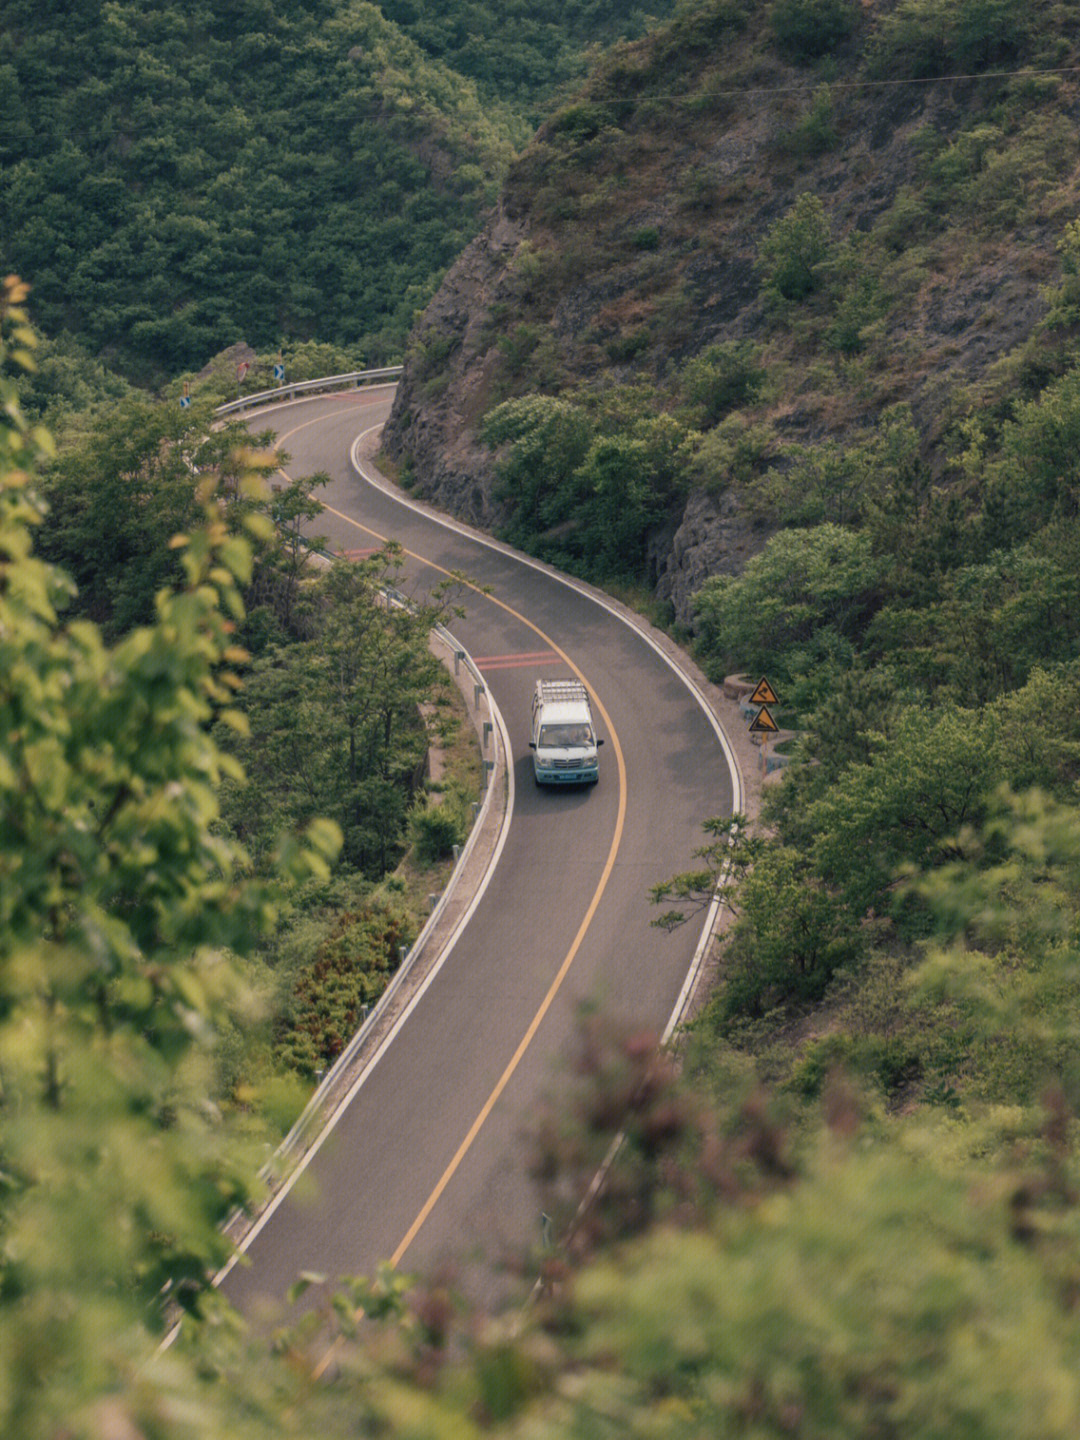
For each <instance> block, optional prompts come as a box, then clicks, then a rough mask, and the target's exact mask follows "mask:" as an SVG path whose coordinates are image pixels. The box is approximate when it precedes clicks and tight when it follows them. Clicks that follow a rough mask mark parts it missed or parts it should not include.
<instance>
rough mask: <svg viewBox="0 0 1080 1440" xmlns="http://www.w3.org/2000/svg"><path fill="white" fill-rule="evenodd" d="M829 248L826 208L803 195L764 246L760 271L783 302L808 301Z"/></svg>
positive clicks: (759, 266) (760, 258)
mask: <svg viewBox="0 0 1080 1440" xmlns="http://www.w3.org/2000/svg"><path fill="white" fill-rule="evenodd" d="M829 248H830V243H829V222H828V219H827V217H826V215H825V206H824V205H823V204H822V203H821V200H820V198H819V197H818V196H817V195H811V194H810V192H809V191H804V192H803V194H801V195H800V196H799V198H798V200H796V202H795V204H794V205H793V206H792V207H791V209H790V210H789V211H788V213H787V214H786V215H785V216H783V218H782V219H780V220H778V221H777V222H776V224H775V225H774V226H773V227H772V229H771V230H770V231H769V233H768V234H767V235H766V236H765V239H764V240H763V241H762V242H761V250H760V253H759V255H758V262H757V264H758V269H759V271H760V272H761V275H762V277H763V278H764V280H765V284H766V286H767V287H768V289H770V290H772V291H774V292H775V293H776V294H777V295H779V296H781V297H782V298H783V299H785V300H796V301H798V300H805V299H806V298H807V296H809V295H812V294H813V292H814V291H815V290H817V289H818V288H819V286H820V283H821V267H822V265H823V263H824V261H825V260H826V259H827V258H828V254H829Z"/></svg>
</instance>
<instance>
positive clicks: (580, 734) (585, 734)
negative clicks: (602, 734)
mask: <svg viewBox="0 0 1080 1440" xmlns="http://www.w3.org/2000/svg"><path fill="white" fill-rule="evenodd" d="M592 743H593V733H592V728H591V726H589V725H580V724H575V725H541V726H540V739H539V740H538V741H537V744H538V745H539V746H540V748H541V749H543V750H559V749H563V750H565V749H567V748H568V747H569V746H571V745H591V744H592Z"/></svg>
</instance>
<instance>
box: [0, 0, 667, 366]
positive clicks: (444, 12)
mask: <svg viewBox="0 0 1080 1440" xmlns="http://www.w3.org/2000/svg"><path fill="white" fill-rule="evenodd" d="M656 8H657V9H658V11H659V13H661V14H662V13H664V12H665V11H666V10H668V9H670V0H662V3H661V4H660V5H659V6H658V7H656ZM386 11H387V13H386V15H384V13H383V11H382V10H380V8H379V7H378V6H376V5H373V4H368V3H364V0H319V3H317V4H298V3H295V0H237V3H234V4H230V5H229V6H227V7H222V6H214V5H209V4H206V3H200V0H196V3H195V4H192V5H187V6H179V5H175V4H153V5H149V4H146V3H143V0H121V3H112V4H108V5H102V4H101V3H99V0H92V3H82V4H79V5H59V4H55V3H46V4H31V3H28V0H11V3H9V4H8V5H6V6H5V9H4V23H3V27H2V28H0V215H2V217H3V218H2V222H0V260H2V263H3V266H4V269H5V273H6V272H7V271H9V270H10V271H15V272H16V273H18V274H20V275H23V276H25V277H27V279H28V280H29V281H30V282H31V283H32V284H33V287H34V307H35V314H36V315H37V317H38V319H39V323H41V324H42V326H43V327H44V329H45V330H46V331H47V332H48V333H49V334H50V335H51V336H53V337H55V338H58V339H59V338H60V337H61V336H64V335H70V336H71V337H72V338H73V339H74V340H76V341H78V342H80V343H81V344H82V345H83V346H84V347H85V349H86V350H88V351H89V352H91V353H92V354H94V355H95V356H97V357H99V358H102V359H104V360H105V361H106V362H107V363H109V364H111V365H112V366H113V367H114V368H117V369H120V370H122V371H124V372H125V373H126V374H127V375H128V377H129V378H131V379H134V380H136V381H138V382H141V383H159V382H160V381H162V380H163V379H166V378H168V377H170V376H175V375H177V374H179V373H181V372H183V371H184V370H193V369H198V368H199V367H200V366H202V365H203V364H205V362H206V361H207V360H208V359H209V358H210V357H211V355H213V354H214V353H215V352H216V351H219V350H221V349H223V348H224V347H226V346H228V345H232V344H233V343H235V342H237V341H240V340H244V341H247V342H248V343H249V344H252V345H255V346H257V347H259V348H262V349H273V348H276V347H277V346H278V345H280V344H282V343H283V342H293V343H296V342H305V341H308V340H311V339H317V340H320V341H323V342H330V343H333V344H336V345H338V346H345V347H352V349H353V350H354V351H355V352H356V354H357V357H358V358H361V357H362V358H364V359H366V360H368V361H369V362H372V363H380V362H383V361H386V360H388V359H397V358H398V357H399V356H400V354H401V352H402V349H403V347H404V343H405V338H406V336H407V334H408V331H409V327H410V326H411V324H412V320H413V317H414V315H415V313H416V312H417V310H418V309H419V308H420V307H421V306H422V305H424V304H425V303H426V302H427V300H428V299H429V298H430V297H431V294H432V292H433V290H434V288H435V285H436V284H437V282H438V280H439V278H440V277H441V276H442V274H443V273H444V272H445V270H446V267H447V266H448V265H449V263H450V262H451V260H453V259H454V258H455V257H456V256H457V255H458V254H459V253H460V251H461V249H462V248H463V246H464V245H465V244H466V242H467V241H468V240H469V239H470V238H471V237H472V235H473V234H474V233H475V231H476V228H477V224H478V221H479V216H480V213H481V211H482V209H483V208H484V207H485V206H486V205H488V204H489V203H490V202H491V199H492V197H493V195H494V193H495V188H496V184H497V181H498V180H499V179H500V178H501V176H502V174H503V173H504V171H505V168H506V164H507V161H508V160H509V158H510V156H511V155H512V153H513V152H514V150H515V148H517V147H519V146H520V145H522V144H523V143H524V142H525V141H526V140H527V139H528V136H529V135H530V134H531V132H532V130H533V128H534V125H535V120H534V118H533V117H534V115H535V112H536V111H537V110H538V109H542V108H544V107H545V105H549V104H550V96H551V93H552V91H553V90H554V89H555V88H556V87H557V86H558V85H559V84H560V83H562V82H563V81H564V80H565V78H566V77H567V76H568V75H571V74H577V73H579V72H580V69H581V66H582V63H583V60H582V57H583V52H584V50H585V47H586V46H587V45H588V44H589V43H590V42H592V41H595V40H598V39H601V38H610V37H611V36H613V35H618V34H624V33H632V32H634V31H640V29H641V27H642V25H643V23H644V22H643V20H642V17H641V14H640V13H639V12H638V10H637V9H636V8H631V9H630V10H629V11H627V10H626V8H625V7H623V6H611V5H600V6H599V7H598V6H596V5H591V4H576V5H572V6H570V7H568V13H567V14H566V16H565V17H561V16H560V13H559V7H549V8H548V11H547V13H545V14H544V15H543V16H534V17H533V18H532V19H531V20H530V21H529V22H528V23H525V22H524V20H523V19H522V18H521V17H519V23H517V24H516V26H515V29H516V38H515V40H514V42H513V44H508V43H507V41H506V32H505V16H503V14H502V13H501V8H500V7H498V6H494V5H492V4H490V3H481V0H474V3H472V4H470V5H468V6H462V7H458V9H457V10H456V11H454V10H453V9H450V10H448V9H447V8H446V7H443V6H439V5H436V4H432V3H430V0H412V3H410V4H408V5H401V4H399V5H394V6H389V7H386ZM395 19H400V20H401V22H402V24H401V27H399V26H398V25H396V24H395V23H393V21H394V20H395ZM410 31H411V32H414V33H415V35H416V39H415V40H414V39H413V38H411V36H410V33H409V32H410ZM459 62H461V63H465V64H467V66H468V67H469V74H470V75H472V74H474V73H475V75H476V77H477V79H476V80H475V81H474V80H473V79H471V78H467V77H466V76H465V75H463V74H462V73H459V71H457V70H455V69H454V68H453V67H454V66H455V65H456V64H457V63H459ZM526 74H527V75H528V76H529V84H528V85H527V86H524V85H523V79H522V77H523V75H526ZM478 84H482V100H481V98H480V92H479V91H478Z"/></svg>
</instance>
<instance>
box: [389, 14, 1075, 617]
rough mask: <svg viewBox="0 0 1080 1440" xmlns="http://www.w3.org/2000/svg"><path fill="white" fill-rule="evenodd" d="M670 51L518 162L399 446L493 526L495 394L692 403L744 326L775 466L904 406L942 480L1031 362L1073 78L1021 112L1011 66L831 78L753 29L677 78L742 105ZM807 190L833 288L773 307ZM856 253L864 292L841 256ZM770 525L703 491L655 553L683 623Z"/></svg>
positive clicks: (469, 265)
mask: <svg viewBox="0 0 1080 1440" xmlns="http://www.w3.org/2000/svg"><path fill="white" fill-rule="evenodd" d="M853 53H854V52H853ZM656 68H657V61H656V46H655V44H654V45H653V46H652V47H651V48H650V45H649V44H644V45H641V46H637V47H623V48H622V49H621V50H620V51H619V52H618V54H617V56H616V57H615V58H614V59H611V60H609V61H608V62H607V63H606V65H602V66H601V67H600V70H599V71H598V73H597V75H596V76H595V77H594V79H593V82H592V84H591V86H590V88H589V90H588V91H587V92H586V94H585V96H584V97H583V98H582V101H581V103H580V104H579V105H578V106H577V107H574V108H572V109H571V110H570V111H567V112H564V114H563V116H561V117H556V119H555V120H553V121H552V122H550V123H549V124H548V125H547V126H546V127H545V128H544V129H542V130H541V132H540V133H539V134H538V136H537V138H536V140H535V142H534V144H533V146H532V147H531V148H530V150H529V151H528V152H527V153H526V154H525V155H524V156H523V157H522V158H521V160H520V161H519V162H518V164H517V165H516V167H515V169H514V170H513V172H512V173H511V175H510V177H509V180H508V182H507V185H506V188H505V191H504V193H503V195H502V197H501V199H500V202H499V205H498V207H497V209H496V210H495V211H494V212H493V214H492V215H491V216H490V218H489V220H488V222H487V224H486V226H485V228H484V229H483V231H482V233H481V234H480V235H479V236H478V238H477V239H476V240H475V241H474V242H473V243H472V244H471V245H470V246H469V247H468V249H467V250H466V251H465V252H464V253H463V254H462V256H461V257H460V259H459V260H458V261H457V263H456V264H455V265H454V266H453V268H452V269H451V271H450V273H449V274H448V276H447V277H446V280H445V282H444V284H443V286H442V288H441V289H440V291H439V292H438V294H437V295H436V296H435V298H434V300H433V301H432V303H431V304H430V306H429V307H428V309H427V311H426V312H425V314H424V316H423V317H422V319H421V321H420V323H419V325H418V327H417V329H416V331H415V333H414V338H413V343H412V347H411V351H410V354H409V357H408V360H407V364H406V369H405V374H404V377H403V380H402V383H401V385H400V387H399V390H398V395H397V399H396V402H395V406H394V410H393V414H392V416H391V418H390V421H389V423H388V425H387V427H386V431H385V436H384V446H385V449H386V451H387V452H388V453H389V454H390V455H391V456H392V457H393V458H394V459H395V460H397V461H399V462H401V463H402V464H405V465H407V467H408V469H409V471H410V473H411V479H412V483H414V484H415V486H416V488H417V491H418V492H419V493H421V494H423V495H424V496H425V497H427V498H430V499H432V500H433V501H434V502H435V503H437V504H439V505H441V506H443V507H445V508H446V509H448V510H450V511H452V512H453V513H455V514H457V515H459V516H461V517H463V518H465V519H467V520H469V521H470V522H472V523H474V524H477V525H479V526H482V527H486V528H494V529H497V528H498V526H499V523H500V518H501V516H500V508H499V504H498V501H497V499H496V494H495V488H496V486H495V482H496V472H495V460H494V457H493V456H492V454H491V453H490V452H489V451H488V450H487V449H486V448H485V447H484V446H483V445H482V444H481V443H480V441H479V440H478V436H477V427H478V424H479V422H480V420H481V418H482V417H483V415H484V414H485V413H486V412H487V411H488V410H490V409H491V408H492V406H493V405H494V404H496V403H498V402H499V401H500V400H502V399H505V398H508V397H509V396H512V395H518V394H525V393H529V392H531V391H538V392H542V393H548V394H553V393H571V392H573V393H576V394H578V395H581V394H583V393H586V392H589V391H593V392H596V393H600V392H602V391H604V390H605V389H606V388H610V387H611V386H613V385H616V384H619V383H627V382H631V381H635V380H638V381H641V380H644V381H647V382H648V383H649V384H650V385H651V386H653V387H654V393H655V396H656V402H655V403H656V405H657V407H658V408H670V409H672V410H673V411H678V407H679V406H680V404H681V403H683V402H684V400H685V396H683V395H681V394H680V390H679V383H678V378H677V377H678V375H679V373H680V372H681V370H682V368H683V367H685V366H686V364H687V362H688V361H689V360H690V359H692V357H694V356H695V355H700V354H701V353H702V352H704V351H706V350H707V349H708V347H710V346H713V345H715V344H716V343H717V342H722V341H727V340H736V339H742V340H750V341H752V342H754V343H755V344H756V345H757V346H758V347H760V348H759V353H760V354H761V356H762V357H763V360H764V363H765V364H766V367H767V370H768V374H769V377H770V383H767V385H766V387H765V392H764V394H763V395H762V396H761V397H760V398H759V400H758V401H757V403H756V405H755V407H753V408H752V410H751V411H750V412H749V413H748V422H753V423H754V424H756V425H759V426H761V427H764V428H765V430H766V431H767V432H768V435H769V437H770V444H771V446H772V450H771V453H772V454H773V455H774V456H777V457H778V460H777V463H780V464H783V463H784V461H783V453H784V450H785V447H789V446H790V445H792V444H794V443H797V444H800V445H814V444H817V443H820V442H821V441H822V440H824V439H826V438H829V437H831V438H832V439H834V440H838V441H840V442H841V443H844V442H845V441H846V440H848V439H851V438H852V437H855V436H858V435H860V434H863V435H865V434H866V432H867V430H868V428H869V427H873V426H874V425H875V423H876V421H877V418H878V417H879V416H880V414H881V413H882V412H883V411H884V410H885V409H887V408H888V407H889V406H894V405H896V404H897V403H898V402H905V403H907V404H909V405H910V406H911V410H912V414H913V415H914V417H915V420H916V423H917V425H918V428H919V431H920V435H921V437H922V443H923V449H924V455H925V457H926V459H927V460H928V461H929V463H930V464H931V468H932V469H936V471H937V472H938V473H940V471H941V463H942V453H943V452H942V449H941V441H942V436H943V435H944V434H945V432H946V430H947V428H948V426H949V424H950V423H951V422H952V420H953V419H955V416H956V415H957V413H959V412H960V411H962V410H964V409H965V408H968V409H970V407H971V406H973V405H974V406H975V407H976V408H977V407H978V406H979V405H980V404H983V405H986V404H990V405H992V404H993V403H995V402H996V400H997V398H998V397H999V394H1000V386H1001V384H1002V377H1003V375H1005V374H1006V372H1008V377H1011V380H1015V374H1016V371H1017V367H1022V365H1023V364H1024V363H1028V362H1029V361H1030V356H1028V358H1027V361H1025V360H1024V359H1023V352H1024V347H1025V345H1027V344H1028V342H1029V341H1030V337H1031V336H1032V333H1033V329H1034V327H1035V325H1036V323H1037V321H1038V319H1039V317H1040V316H1041V315H1042V314H1043V312H1044V310H1045V304H1044V301H1043V300H1042V298H1041V295H1040V290H1041V287H1043V286H1044V285H1045V284H1046V283H1047V282H1048V281H1051V280H1052V279H1053V278H1054V277H1055V276H1056V275H1057V273H1058V266H1057V260H1056V256H1055V243H1056V239H1057V236H1058V235H1059V234H1060V228H1061V225H1062V224H1063V223H1064V221H1065V219H1066V218H1069V217H1070V216H1071V214H1072V213H1075V212H1074V211H1072V210H1070V208H1069V206H1070V205H1072V204H1073V203H1074V202H1073V197H1072V196H1071V190H1070V185H1069V182H1068V178H1067V177H1068V174H1069V173H1071V167H1072V166H1073V165H1074V163H1075V158H1076V142H1075V135H1074V134H1073V133H1071V132H1075V129H1076V126H1075V117H1076V113H1077V102H1076V97H1075V95H1074V94H1073V93H1072V92H1071V91H1070V92H1068V93H1066V92H1065V91H1060V93H1058V92H1055V93H1054V94H1053V95H1050V94H1049V93H1046V94H1043V95H1042V97H1041V99H1040V100H1039V102H1038V104H1037V105H1036V106H1035V107H1034V110H1029V112H1028V113H1026V114H1025V113H1024V111H1023V108H1022V107H1021V106H1018V105H1017V104H1016V103H1015V92H1014V91H1013V90H1011V89H1010V87H1009V86H1007V85H1004V84H1002V83H1001V82H994V81H990V80H975V81H972V80H965V81H957V82H951V81H938V82H936V83H934V84H929V85H928V84H918V85H915V84H912V85H909V86H896V87H890V86H880V85H877V86H875V85H867V86H865V87H864V88H862V89H858V88H851V89H847V88H845V89H843V90H841V89H839V88H838V89H836V90H834V91H828V90H827V89H826V90H822V89H821V88H820V87H819V88H817V89H816V90H815V89H814V88H813V86H812V85H810V84H808V83H807V76H806V75H805V73H803V72H800V71H797V70H793V69H792V68H791V67H789V66H786V65H783V64H780V63H779V62H778V61H776V60H775V58H769V57H763V56H762V53H761V49H760V45H759V44H758V43H757V41H756V40H755V39H754V37H752V36H747V35H745V34H742V33H740V34H736V35H733V36H732V37H730V44H729V45H728V46H727V47H726V48H725V47H721V46H717V47H716V49H715V50H709V51H708V52H707V53H706V54H705V55H702V54H692V55H689V56H688V57H686V63H685V66H684V67H683V68H682V70H681V71H680V70H679V67H678V66H675V67H673V66H672V64H671V61H670V56H667V57H666V60H665V65H664V69H663V73H664V75H667V76H668V79H667V80H664V81H663V84H664V85H668V84H671V83H672V82H671V80H670V74H671V73H675V74H679V77H680V79H679V84H680V87H681V90H682V93H683V94H684V95H685V94H691V95H692V94H695V93H697V94H698V95H699V96H701V95H704V96H708V95H710V94H712V93H714V92H716V91H717V90H719V89H721V88H723V89H724V91H725V93H724V95H723V96H722V97H721V98H716V99H714V100H711V101H709V100H707V99H700V101H699V103H698V104H697V106H696V107H695V106H693V105H690V106H684V107H682V108H680V107H677V106H672V105H665V104H663V103H661V102H660V101H659V100H653V99H650V97H649V93H648V92H649V85H650V84H653V85H660V83H661V82H660V79H659V78H658V76H657V75H656V74H655V73H654V72H655V71H656ZM642 77H646V78H645V79H643V78H642ZM725 77H726V78H725ZM736 79H737V81H738V88H739V91H740V93H739V94H735V95H729V94H727V93H726V91H727V89H728V88H730V89H732V90H734V89H735V83H734V82H735V80H736ZM695 87H696V88H695ZM612 96H614V97H615V98H611V97H612ZM1010 107H1011V108H1010ZM1010 116H1011V117H1012V118H1011V119H1010V118H1009V117H1010ZM1018 137H1020V138H1025V145H1024V147H1021V148H1022V150H1023V153H1025V154H1026V155H1027V157H1028V159H1027V161H1022V160H1021V159H1020V158H1019V157H1020V154H1021V150H1020V149H1018V148H1017V143H1018ZM1055 151H1057V152H1058V153H1056V154H1055ZM1025 167H1026V173H1025ZM1032 167H1034V168H1033V169H1032ZM804 192H810V193H811V194H812V195H814V196H816V197H819V198H820V201H821V203H822V208H823V214H824V216H825V219H826V222H827V227H828V232H829V243H830V245H831V247H832V248H831V250H830V255H829V257H827V258H826V260H825V262H824V264H823V272H822V273H823V279H822V282H821V289H820V290H819V292H818V293H817V294H816V295H815V296H814V297H812V298H811V300H810V301H809V302H808V303H806V304H793V303H787V304H780V305H777V303H776V299H777V297H776V295H775V293H772V294H770V293H768V292H767V291H766V289H765V279H766V276H765V273H764V271H763V270H762V268H761V266H760V263H759V262H760V259H761V256H762V247H763V242H765V240H766V237H768V236H769V235H770V234H773V233H775V228H776V226H777V222H778V221H780V220H781V219H782V217H784V216H787V215H790V214H791V211H792V207H793V206H794V205H795V202H796V200H797V198H798V197H799V196H800V195H801V194H803V193H804ZM856 264H858V265H865V266H866V270H865V278H864V279H860V280H859V281H858V283H856V279H855V277H854V276H848V275H845V273H844V266H845V265H848V266H854V265H856ZM830 265H831V266H832V270H831V271H830V269H829V267H830ZM845 325H846V326H847V330H845V329H844V328H843V327H844V326H845ZM1010 356H1012V360H1010V361H1007V362H1006V360H1005V357H1010ZM1010 366H1011V367H1012V368H1011V369H1010ZM673 377H675V378H674V379H673ZM773 381H775V382H776V383H771V382H773ZM768 533H769V529H768V525H767V523H766V524H764V525H763V524H762V523H761V520H760V517H759V519H758V522H757V523H755V522H754V521H752V520H751V519H750V518H749V516H748V514H747V513H746V510H745V506H744V504H743V495H742V492H741V491H740V487H739V485H738V484H735V483H732V484H731V485H730V486H728V487H727V488H722V489H721V490H720V491H719V492H717V490H716V487H713V489H712V491H711V492H710V493H706V490H705V489H702V488H696V489H695V488H691V491H690V494H689V496H688V497H687V498H686V499H685V502H683V503H682V505H681V509H680V510H679V511H678V512H677V513H673V514H671V515H670V516H669V517H668V520H667V522H666V523H664V524H662V525H658V526H657V528H656V532H655V534H654V536H653V538H652V541H651V544H650V551H651V566H650V569H651V573H652V576H653V577H654V580H655V583H656V588H657V591H658V593H659V594H660V595H661V596H662V597H664V598H667V599H670V601H671V602H672V603H673V605H674V608H675V611H676V614H677V616H678V617H679V618H680V619H681V620H683V621H684V622H685V621H687V620H688V619H689V618H690V615H691V597H692V596H693V593H694V591H695V590H696V589H697V588H698V586H699V585H700V584H701V582H702V580H704V579H705V578H706V577H707V576H709V575H711V574H715V573H718V572H728V573H737V572H738V571H739V570H741V568H742V567H743V565H744V564H745V563H746V561H747V559H748V558H749V557H750V556H751V555H752V554H754V553H755V552H756V550H758V549H759V548H760V547H761V545H762V544H763V543H764V541H765V539H766V537H767V535H768Z"/></svg>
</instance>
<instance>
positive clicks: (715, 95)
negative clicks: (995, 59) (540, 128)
mask: <svg viewBox="0 0 1080 1440" xmlns="http://www.w3.org/2000/svg"><path fill="white" fill-rule="evenodd" d="M1055 75H1080V65H1059V66H1055V67H1054V68H1052V69H1048V70H976V71H972V72H971V73H970V74H955V75H924V76H919V77H908V78H902V79H897V80H821V79H816V80H803V81H800V82H799V83H798V84H794V85H748V86H744V87H743V88H741V89H731V90H702V91H699V92H698V93H697V94H696V95H661V94H654V93H648V94H642V95H626V96H604V97H601V96H590V97H589V99H590V100H591V101H592V102H593V103H595V104H598V105H625V104H626V103H627V102H628V101H633V100H640V101H646V100H663V101H664V102H665V103H679V102H681V103H683V104H700V103H701V101H702V100H727V99H731V98H733V97H735V96H738V95H794V94H799V93H801V92H803V91H805V90H816V89H817V88H818V87H819V86H821V85H827V86H828V87H829V89H830V90H875V89H885V88H886V87H892V88H896V87H898V86H901V85H944V84H946V83H948V82H950V81H956V80H1039V79H1044V78H1046V77H1048V76H1055Z"/></svg>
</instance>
